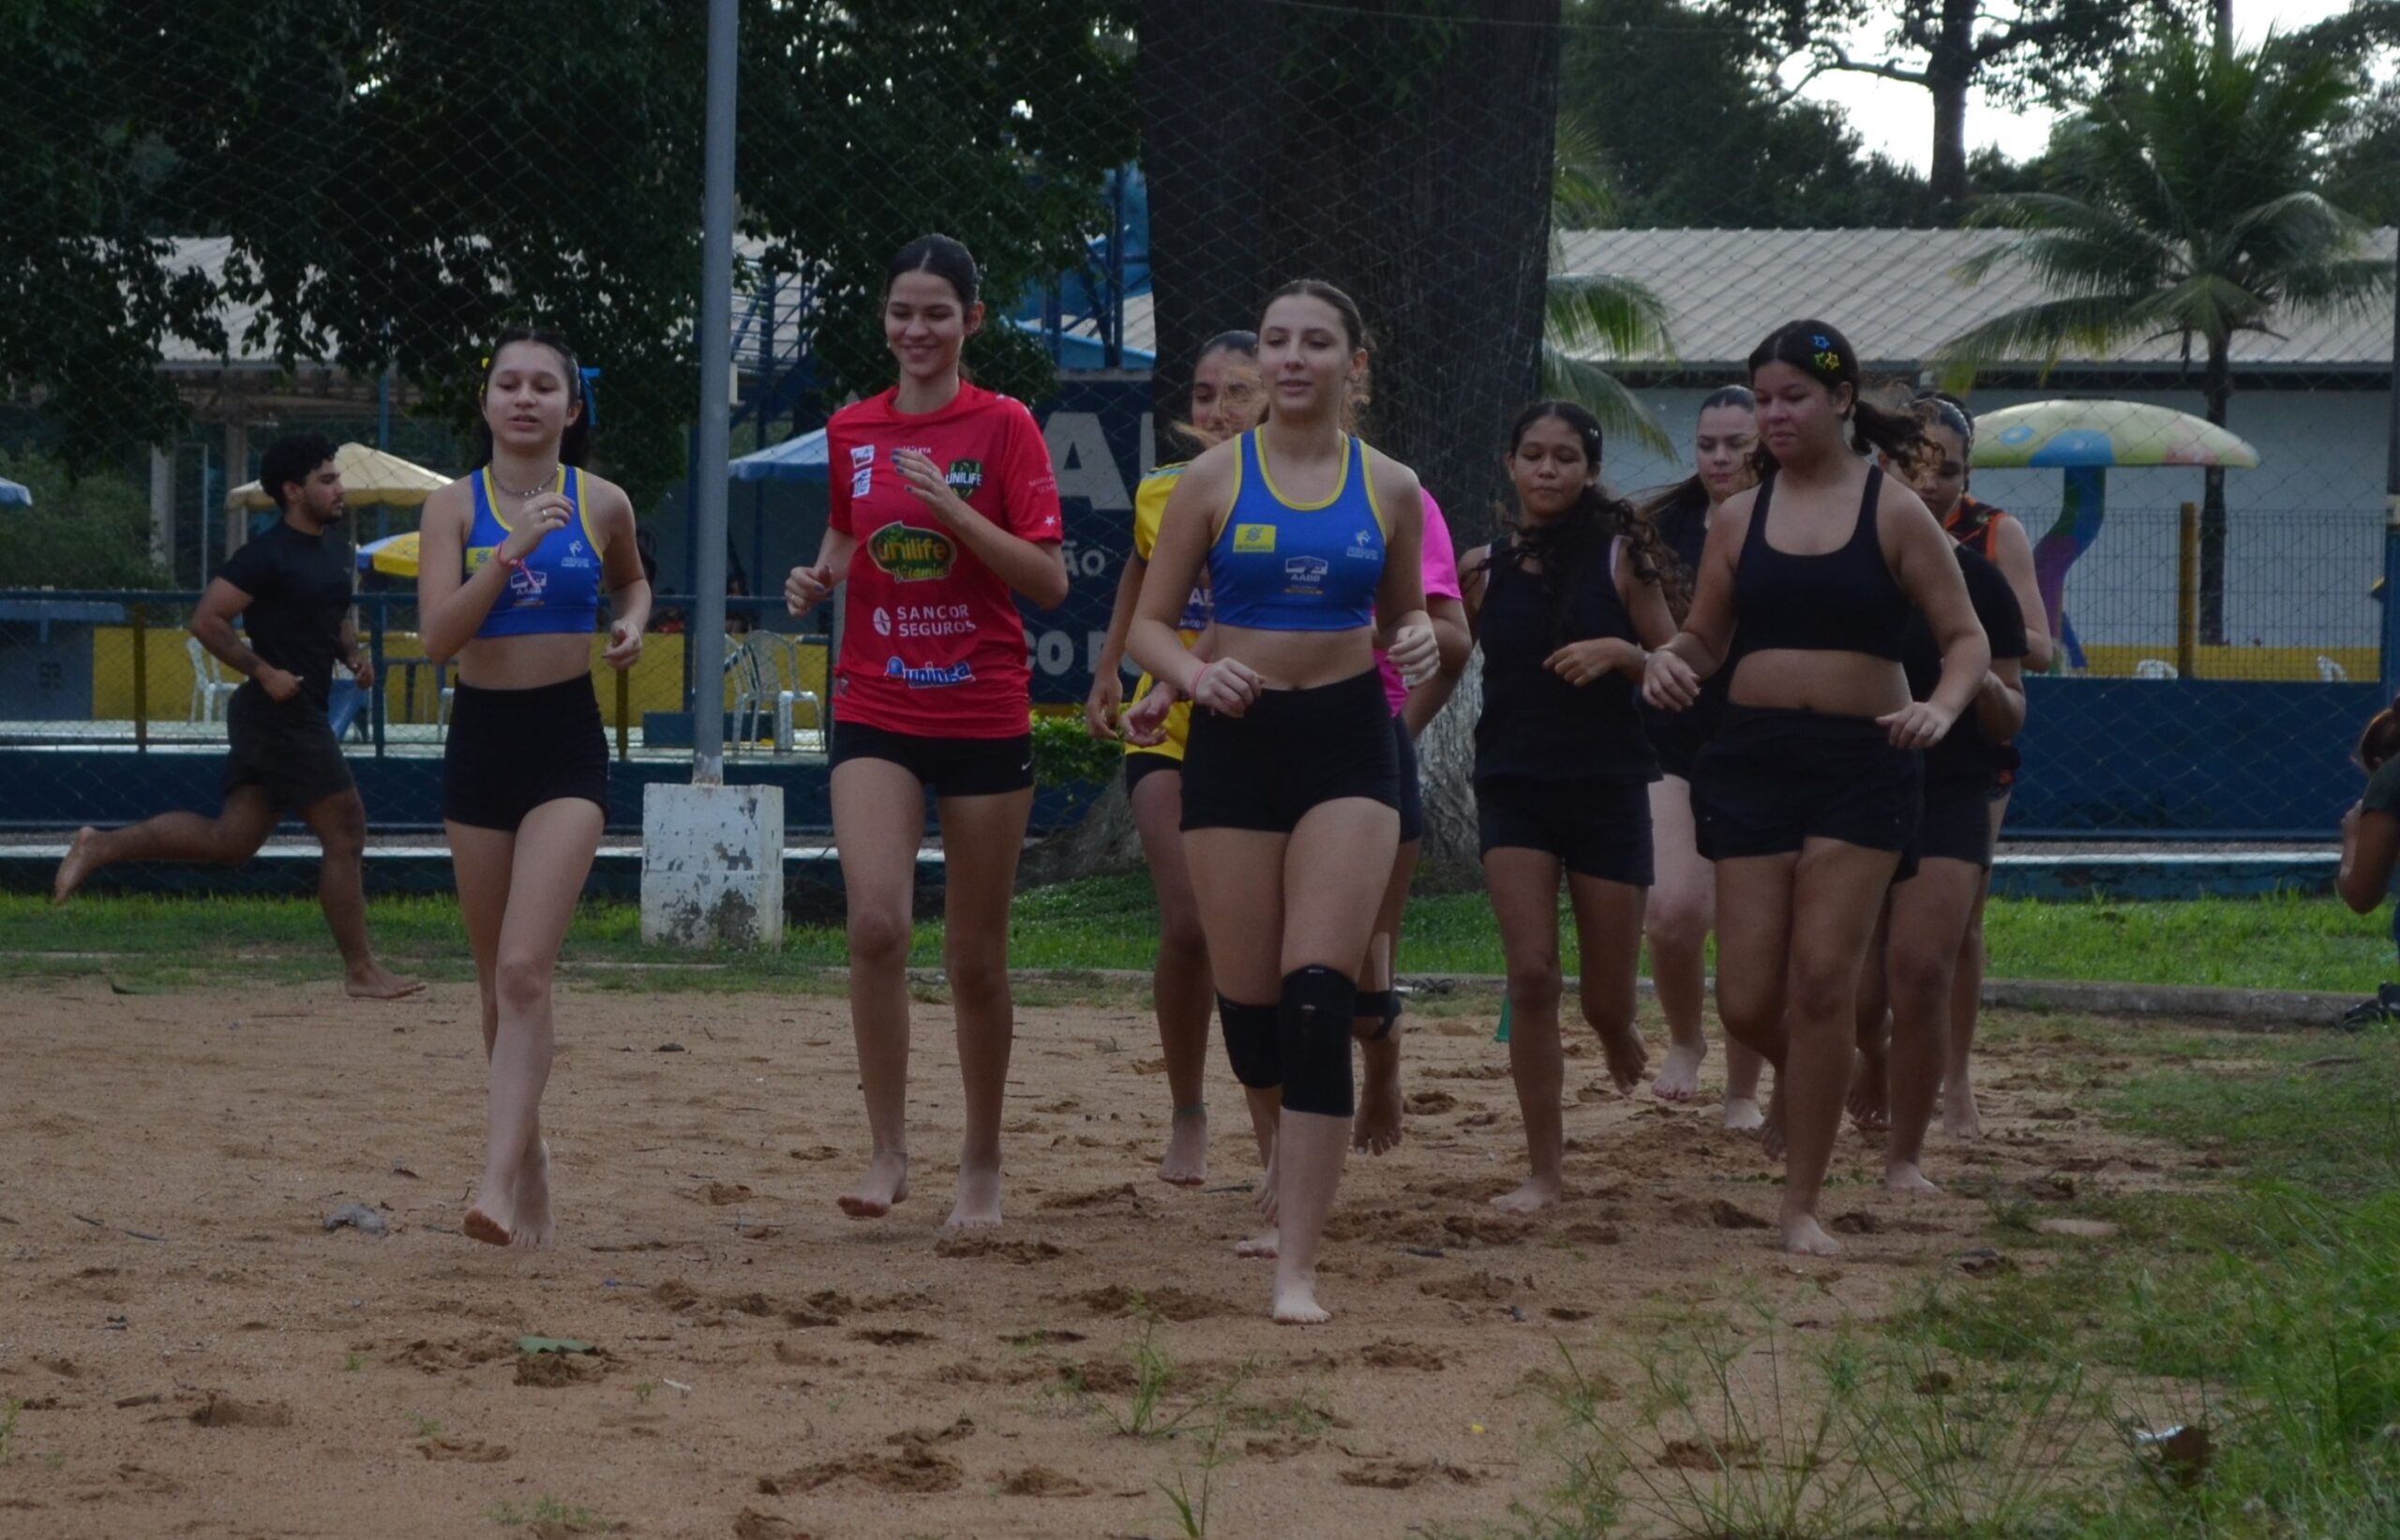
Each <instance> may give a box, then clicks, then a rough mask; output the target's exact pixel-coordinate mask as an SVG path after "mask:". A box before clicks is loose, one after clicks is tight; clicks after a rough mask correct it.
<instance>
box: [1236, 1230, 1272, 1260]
mask: <svg viewBox="0 0 2400 1540" xmlns="http://www.w3.org/2000/svg"><path fill="white" fill-rule="evenodd" d="M1282 1249H1283V1241H1282V1234H1281V1233H1280V1232H1277V1231H1273V1230H1269V1231H1267V1233H1264V1234H1258V1235H1252V1236H1251V1237H1250V1239H1248V1240H1246V1241H1236V1242H1234V1255H1235V1256H1237V1257H1273V1256H1279V1255H1281V1254H1282Z"/></svg>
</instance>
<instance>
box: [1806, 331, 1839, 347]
mask: <svg viewBox="0 0 2400 1540" xmlns="http://www.w3.org/2000/svg"><path fill="white" fill-rule="evenodd" d="M1808 340H1809V342H1811V343H1812V344H1814V345H1815V346H1817V347H1820V348H1830V347H1832V346H1833V342H1832V339H1830V338H1828V337H1827V336H1824V335H1823V333H1819V334H1818V335H1817V336H1812V337H1810V338H1809V339H1808Z"/></svg>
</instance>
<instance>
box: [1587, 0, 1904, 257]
mask: <svg viewBox="0 0 2400 1540" xmlns="http://www.w3.org/2000/svg"><path fill="white" fill-rule="evenodd" d="M1569 15H1570V19H1571V20H1572V21H1573V22H1574V23H1575V24H1574V26H1573V27H1572V28H1571V29H1570V31H1569V33H1568V46H1567V51H1566V58H1565V62H1564V65H1563V78H1562V80H1561V82H1560V87H1559V96H1560V100H1561V102H1562V103H1563V104H1564V106H1565V108H1566V111H1567V112H1568V113H1570V114H1572V115H1574V116H1575V117H1578V118H1581V119H1582V120H1583V122H1585V123H1587V124H1589V125H1590V127H1591V131H1592V133H1593V134H1594V135H1595V137H1597V138H1598V141H1599V144H1600V148H1601V151H1602V153H1603V155H1604V157H1605V161H1606V165H1607V171H1608V178H1609V181H1610V184H1611V185H1612V187H1613V189H1614V192H1615V197H1616V210H1615V213H1616V218H1617V222H1618V223H1620V224H1623V225H1628V226H1633V227H1653V226H1665V227H1701V228H1707V227H1715V226H1724V227H1728V228H1743V229H1758V228H1774V229H1851V228H1856V227H1862V226H1875V225H1898V224H1907V223H1910V222H1912V220H1913V217H1914V216H1915V214H1916V213H1917V211H1918V210H1919V209H1920V208H1921V207H1922V206H1923V203H1924V201H1925V184H1924V181H1923V179H1922V178H1920V177H1918V176H1917V175H1916V174H1915V173H1914V172H1912V171H1910V170H1909V169H1908V168H1907V167H1905V166H1901V165H1898V164H1896V163H1894V162H1893V161H1891V160H1888V159H1885V158H1884V157H1881V156H1870V155H1868V153H1867V152H1866V149H1865V147H1864V145H1863V144H1862V143H1861V142H1860V141H1859V138H1858V136H1857V135H1856V134H1855V133H1853V131H1852V130H1851V129H1850V127H1849V126H1848V125H1847V124H1846V123H1845V122H1844V121H1843V119H1842V116H1841V114H1840V113H1839V112H1838V111H1836V110H1835V109H1833V108H1830V107H1826V106H1823V105H1822V104H1820V103H1816V102H1805V101H1793V100H1788V99H1785V97H1783V95H1782V93H1781V92H1780V91H1779V90H1778V87H1777V86H1776V84H1775V81H1774V78H1773V74H1772V70H1773V67H1774V65H1775V63H1776V60H1777V58H1778V53H1777V51H1776V50H1775V49H1774V48H1773V47H1772V46H1770V43H1769V41H1768V40H1767V39H1766V38H1765V37H1763V36H1762V35H1761V34H1760V33H1759V32H1758V31H1756V30H1755V29H1753V28H1751V27H1748V26H1747V25H1744V24H1742V23H1740V22H1738V21H1737V20H1735V19H1733V18H1729V17H1728V16H1727V15H1725V14H1723V13H1721V12H1718V11H1716V10H1711V9H1703V8H1701V7H1696V6H1694V5H1690V4H1687V3H1686V0H1577V3H1576V4H1575V5H1574V6H1573V7H1572V8H1571V10H1570V12H1569Z"/></svg>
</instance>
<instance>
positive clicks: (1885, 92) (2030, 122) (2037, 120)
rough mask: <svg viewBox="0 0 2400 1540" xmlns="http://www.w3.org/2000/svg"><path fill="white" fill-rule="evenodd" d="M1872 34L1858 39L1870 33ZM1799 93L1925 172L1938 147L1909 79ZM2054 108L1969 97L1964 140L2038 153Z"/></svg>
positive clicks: (2270, 24)
mask: <svg viewBox="0 0 2400 1540" xmlns="http://www.w3.org/2000/svg"><path fill="white" fill-rule="evenodd" d="M2349 8H2350V7H2349V0H2233V28H2234V32H2235V34H2236V35H2237V36H2238V37H2241V39H2242V40H2243V42H2256V41H2257V40H2258V38H2260V37H2264V36H2266V34H2267V32H2268V30H2269V29H2270V28H2273V29H2276V30H2278V31H2285V32H2288V31H2291V30H2292V29H2294V28H2296V27H2302V26H2305V25H2307V24H2308V23H2309V22H2318V21H2322V20H2324V19H2325V18H2326V17H2328V16H2334V15H2338V14H2340V13H2341V12H2343V11H2346V10H2348V9H2349ZM1871 37H1873V34H1871V33H1870V34H1868V36H1867V37H1862V38H1861V39H1860V41H1861V43H1862V44H1864V43H1866V42H1868V41H1869V40H1870V39H1871ZM1801 95H1803V96H1805V97H1809V98H1811V99H1813V100H1818V101H1830V102H1837V103H1839V104H1840V105H1841V107H1842V108H1843V110H1844V111H1846V112H1848V113H1849V114H1850V121H1851V126H1852V127H1854V128H1856V129H1857V130H1858V133H1859V136H1860V137H1861V138H1863V139H1865V140H1866V141H1867V147H1868V149H1870V150H1881V151H1883V153H1884V154H1885V155H1888V156H1890V157H1892V158H1894V159H1895V160H1900V161H1905V162H1906V163H1907V164H1909V165H1912V166H1914V167H1916V168H1917V169H1918V170H1919V171H1923V170H1924V169H1925V166H1926V161H1927V158H1928V154H1929V152H1930V151H1931V149H1932V147H1933V98H1932V97H1930V96H1928V94H1927V93H1925V92H1924V91H1922V90H1920V89H1918V88H1917V87H1915V86H1913V85H1902V84H1900V83H1899V82H1897V81H1883V80H1878V79H1876V78H1875V77H1873V76H1871V75H1823V76H1820V77H1819V78H1818V79H1817V80H1816V81H1815V82H1812V83H1811V84H1810V85H1809V86H1808V89H1807V90H1806V91H1804V92H1802V93H1801ZM2049 135H2050V114H2049V113H2048V112H2044V111H2042V110H2040V109H2035V110H2033V111H2032V112H2024V113H2018V112H2011V111H2010V110H2008V109H2007V108H2004V107H1999V106H1994V105H1987V104H1986V103H1984V102H1981V101H1978V100H1974V99H1973V98H1970V99H1969V101H1968V105H1967V147H1968V149H1969V151H1970V152H1973V151H1974V150H1978V149H1981V148H1982V147H1983V146H1985V145H1987V144H1997V145H1999V146H2000V148H2001V149H2002V150H2003V151H2004V152H2005V153H2006V154H2007V155H2008V157H2010V158H2011V159H2015V160H2022V159H2024V158H2025V157H2027V156H2030V155H2037V154H2039V153H2040V152H2041V149H2042V146H2043V145H2044V144H2046V143H2047V142H2048V141H2049Z"/></svg>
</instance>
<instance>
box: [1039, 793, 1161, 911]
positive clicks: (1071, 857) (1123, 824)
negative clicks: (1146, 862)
mask: <svg viewBox="0 0 2400 1540" xmlns="http://www.w3.org/2000/svg"><path fill="white" fill-rule="evenodd" d="M1141 860H1142V835H1141V831H1140V830H1137V829H1135V828H1134V827H1133V804H1132V802H1130V801H1128V800H1126V798H1125V777H1124V774H1123V773H1122V772H1121V771H1120V772H1119V773H1118V774H1117V775H1115V776H1114V777H1112V778H1111V779H1110V780H1109V783H1108V789H1106V790H1105V791H1103V792H1102V793H1101V794H1100V797H1099V799H1098V800H1095V801H1094V802H1093V803H1092V804H1091V806H1090V807H1089V808H1087V809H1086V810H1085V812H1084V815H1083V816H1082V817H1081V818H1079V819H1077V820H1076V821H1075V822H1074V824H1073V825H1072V826H1071V827H1069V828H1066V829H1062V830H1059V831H1058V832H1057V833H1056V834H1053V835H1051V836H1050V837H1049V838H1047V839H1045V840H1043V841H1042V842H1041V843H1040V844H1038V845H1033V846H1031V847H1030V848H1028V849H1027V851H1026V852H1025V854H1024V856H1023V857H1022V858H1021V859H1019V860H1018V861H1017V867H1016V885H1017V887H1018V888H1020V889H1025V888H1047V887H1049V886H1050V885H1051V884H1052V883H1057V882H1072V881H1073V880H1074V879H1075V878H1077V877H1087V876H1092V875H1096V874H1098V873H1102V872H1122V871H1125V870H1127V869H1128V868H1131V867H1133V866H1137V865H1139V864H1140V863H1141Z"/></svg>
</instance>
